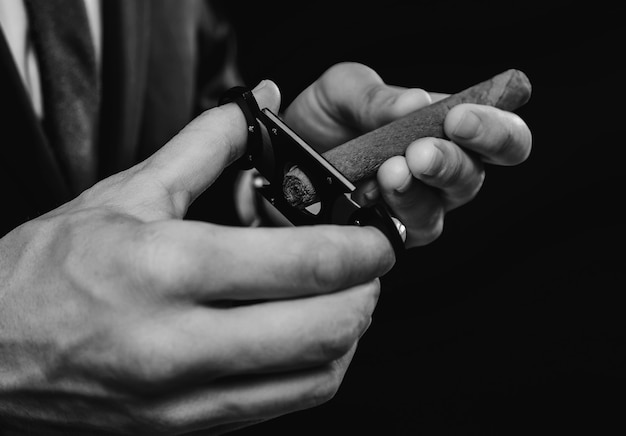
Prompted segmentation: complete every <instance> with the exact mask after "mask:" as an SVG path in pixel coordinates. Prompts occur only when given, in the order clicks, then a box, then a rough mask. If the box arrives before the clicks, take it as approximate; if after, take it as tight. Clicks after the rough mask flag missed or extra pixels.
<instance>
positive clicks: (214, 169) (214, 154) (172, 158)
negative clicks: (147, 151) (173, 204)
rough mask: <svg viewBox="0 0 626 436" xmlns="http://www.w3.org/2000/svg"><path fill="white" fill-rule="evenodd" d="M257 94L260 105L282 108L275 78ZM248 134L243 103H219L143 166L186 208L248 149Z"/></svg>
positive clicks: (273, 108)
mask: <svg viewBox="0 0 626 436" xmlns="http://www.w3.org/2000/svg"><path fill="white" fill-rule="evenodd" d="M253 94H254V96H255V98H256V100H257V102H258V104H259V107H260V108H265V107H267V108H270V109H271V110H274V111H277V110H278V107H279V105H280V92H279V91H278V88H277V86H276V85H275V84H274V83H273V82H272V81H270V80H264V81H262V82H261V83H259V85H257V87H256V88H254V90H253ZM247 137H248V130H247V128H246V120H245V117H244V115H243V113H242V112H241V110H240V109H239V107H237V105H236V104H234V103H230V104H227V105H224V106H219V107H216V108H213V109H211V110H208V111H206V112H204V113H203V114H201V115H200V116H198V117H197V118H195V119H194V120H193V121H191V122H190V123H189V124H188V125H187V126H186V127H185V128H183V129H182V130H181V131H180V132H179V133H178V134H177V135H176V136H175V137H174V138H172V139H171V140H170V141H169V142H168V143H167V144H166V145H165V146H163V147H162V148H161V149H160V150H159V151H158V152H156V153H155V154H153V155H152V156H151V157H150V158H148V159H147V160H146V162H145V165H144V166H143V168H142V170H143V171H150V172H151V174H150V175H151V176H152V177H155V178H156V179H158V180H159V182H160V183H161V184H163V186H164V187H165V188H166V189H167V191H168V192H169V193H170V195H171V197H172V198H174V199H175V201H176V200H178V201H179V202H180V203H182V204H180V206H181V208H182V209H183V210H184V209H186V207H187V206H188V205H189V204H190V203H191V201H193V200H194V199H195V198H196V197H197V196H198V195H200V194H201V193H202V192H203V191H204V190H205V189H206V188H208V187H209V186H210V185H211V184H212V183H213V182H214V181H215V179H216V178H217V177H218V176H219V175H220V173H221V172H222V170H223V169H224V168H225V167H226V166H228V165H229V164H230V163H232V162H233V161H234V160H236V159H237V158H238V157H240V156H241V155H242V154H243V153H244V150H245V147H246V141H247Z"/></svg>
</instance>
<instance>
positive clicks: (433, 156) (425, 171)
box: [420, 145, 444, 177]
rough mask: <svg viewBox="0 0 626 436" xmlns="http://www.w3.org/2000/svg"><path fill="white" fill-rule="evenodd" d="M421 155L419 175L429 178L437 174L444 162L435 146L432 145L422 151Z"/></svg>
mask: <svg viewBox="0 0 626 436" xmlns="http://www.w3.org/2000/svg"><path fill="white" fill-rule="evenodd" d="M422 153H423V155H422V158H423V161H422V162H423V165H420V166H422V169H421V171H420V174H421V175H423V176H429V177H433V176H436V175H437V174H439V172H440V171H441V167H442V166H443V160H444V158H443V153H442V152H441V150H440V149H439V148H438V147H437V146H436V145H432V146H430V147H428V148H427V149H425V150H424V151H422ZM420 164H421V162H420Z"/></svg>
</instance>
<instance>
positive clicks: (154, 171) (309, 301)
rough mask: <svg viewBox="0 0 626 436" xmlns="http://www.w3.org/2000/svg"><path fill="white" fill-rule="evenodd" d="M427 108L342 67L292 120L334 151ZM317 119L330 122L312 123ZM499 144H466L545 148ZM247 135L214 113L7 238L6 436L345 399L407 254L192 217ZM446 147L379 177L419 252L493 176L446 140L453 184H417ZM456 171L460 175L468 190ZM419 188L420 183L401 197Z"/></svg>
mask: <svg viewBox="0 0 626 436" xmlns="http://www.w3.org/2000/svg"><path fill="white" fill-rule="evenodd" d="M337 81H344V82H345V81H350V83H358V84H360V86H358V87H355V88H350V89H349V88H347V87H345V86H343V87H341V86H340V84H339V83H337ZM261 85H262V86H259V87H257V89H256V90H255V92H254V93H255V96H256V98H257V100H258V101H259V103H260V104H261V105H262V106H264V107H269V108H270V109H272V110H274V111H277V110H278V106H279V101H280V97H279V92H278V89H277V88H276V86H275V85H274V84H273V83H272V82H269V81H264V82H263V83H262V84H261ZM329 87H338V88H341V89H345V90H346V91H347V92H343V93H335V97H333V99H330V100H324V101H317V100H316V99H315V97H314V96H313V94H311V90H313V91H315V92H314V93H318V92H322V93H324V92H328V93H329V95H330V91H331V89H329ZM364 89H372V90H375V91H373V92H370V93H369V94H368V95H370V96H371V99H369V100H365V101H363V100H359V98H360V96H361V93H362V91H363V90H364ZM329 102H333V103H332V104H331V105H330V106H324V105H328V104H329ZM428 102H430V96H429V95H428V94H427V93H425V92H424V91H421V90H408V91H405V90H400V89H397V88H394V87H387V86H386V85H384V84H383V83H382V81H381V80H380V78H378V77H377V76H376V75H375V74H373V72H372V71H371V70H369V69H368V68H366V67H364V66H360V65H356V64H341V65H339V66H337V67H334V68H331V69H330V70H329V71H328V72H327V73H326V74H325V75H323V76H322V77H321V78H320V80H318V82H316V84H314V85H312V88H309V90H308V91H305V92H304V93H303V94H302V95H301V96H300V97H299V98H298V99H296V101H295V102H294V103H293V105H292V106H291V107H290V108H288V109H287V111H286V112H285V116H286V118H287V120H288V122H290V123H291V122H293V124H294V125H297V128H298V129H299V130H300V132H301V134H303V135H305V136H306V137H307V139H308V140H309V141H311V142H313V143H316V145H318V146H332V144H333V143H335V144H336V143H341V142H345V138H346V137H349V136H351V135H354V133H355V131H356V130H362V131H366V130H367V129H371V128H373V127H374V126H375V125H376V124H377V123H383V122H387V121H388V120H389V119H393V118H395V117H396V116H401V115H402V114H403V113H404V111H406V110H414V108H415V106H418V105H421V104H428ZM350 104H352V105H353V106H352V107H351V108H347V107H346V105H350ZM339 109H340V111H339V112H335V113H334V115H337V114H338V113H344V114H345V113H351V117H352V118H354V119H357V120H359V122H356V123H355V122H350V123H348V122H346V120H343V121H342V120H341V119H340V117H338V116H335V117H332V116H331V115H333V114H332V111H336V110H339ZM482 109H483V108H480V109H478V108H471V110H482ZM318 110H321V111H324V114H318V116H320V117H321V118H319V119H315V118H309V119H307V120H301V119H299V116H303V115H306V114H307V113H309V114H310V113H313V112H315V111H318ZM346 111H347V112H346ZM451 113H452V112H451ZM358 114H361V115H358ZM368 114H369V117H368V116H367V115H368ZM480 114H481V115H483V118H481V120H482V124H483V125H486V126H487V127H483V130H485V129H486V130H485V131H486V132H490V131H491V130H493V129H496V130H497V129H504V130H507V131H510V130H511V129H513V131H514V132H515V133H514V134H513V136H512V137H513V138H514V139H515V138H518V137H525V136H524V135H526V133H523V134H520V132H521V131H524V130H527V128H526V126H525V125H524V124H523V123H521V122H520V121H519V120H517V119H515V122H514V123H513V124H511V126H513V127H511V126H509V124H508V123H509V121H510V119H509V118H508V115H502V114H497V115H495V116H493V113H492V112H489V111H488V112H486V115H484V114H485V113H484V112H480ZM462 115H463V114H462V113H460V114H457V116H462ZM324 117H327V119H326V120H325V121H324ZM329 120H330V121H329ZM447 122H450V123H453V122H454V118H451V121H447ZM494 126H495V127H494ZM515 129H518V130H515ZM492 136H493V135H492ZM492 136H484V135H483V137H481V138H474V139H470V140H468V141H466V142H467V143H468V144H470V145H471V144H475V146H474V147H475V148H480V147H479V145H478V144H479V143H480V146H482V147H483V148H484V149H487V150H494V152H493V153H491V154H489V153H484V154H485V155H487V156H489V157H491V158H493V157H494V156H495V157H496V158H497V157H499V156H505V155H506V156H508V155H509V154H511V155H520V154H522V155H523V154H527V152H528V150H522V151H521V152H520V150H519V149H520V148H522V149H524V148H528V149H529V147H530V144H529V143H522V142H521V141H517V139H515V140H514V141H513V140H509V141H508V143H507V144H508V145H507V146H506V147H505V148H504V151H502V150H500V148H501V145H502V144H499V145H498V144H496V143H495V142H494V140H493V138H492ZM509 136H510V135H509ZM246 137H247V135H246V128H245V120H244V118H243V115H242V114H241V112H240V111H239V109H238V108H237V106H236V105H234V104H229V105H225V106H223V107H219V108H215V109H212V110H210V111H207V112H206V113H204V114H202V115H201V116H199V117H198V118H197V119H195V120H193V121H192V122H191V123H190V124H189V125H188V126H187V127H186V128H184V129H183V130H182V131H181V132H180V133H179V134H178V135H177V136H176V137H174V138H173V139H172V140H171V141H170V142H168V143H167V144H166V145H165V146H164V147H163V148H162V149H161V150H160V151H159V152H157V153H156V154H154V155H153V156H151V157H150V158H149V159H147V160H146V161H144V162H142V163H140V164H138V165H136V166H135V167H132V168H130V169H129V170H127V171H124V172H122V173H119V174H116V175H114V176H112V177H109V178H107V179H105V180H103V181H101V182H100V183H98V184H97V185H95V186H94V187H92V188H91V189H89V190H87V191H85V192H84V193H83V194H81V195H80V196H79V197H77V198H76V199H74V200H72V201H70V202H69V203H67V204H65V205H63V206H61V207H59V208H58V209H55V210H53V211H51V212H49V213H47V214H45V215H43V216H42V217H40V218H37V219H34V220H32V221H29V222H27V223H25V224H24V225H22V226H20V227H18V228H17V229H15V230H14V231H12V232H11V233H9V234H8V235H6V236H5V237H4V238H2V240H0V286H1V287H0V374H2V376H1V377H0V422H2V423H3V425H5V424H6V426H8V427H9V428H11V427H13V428H15V429H17V431H18V434H19V431H20V430H24V429H28V431H29V432H30V433H31V434H38V433H39V434H55V431H58V434H64V435H67V434H72V433H76V434H85V432H88V433H89V434H108V433H112V434H115V433H117V434H151V435H155V434H182V433H188V432H193V431H199V430H203V429H210V430H212V433H215V434H219V433H222V432H224V431H228V430H232V429H234V428H238V427H241V426H245V425H249V424H252V423H255V422H258V421H262V420H266V419H269V418H273V417H276V416H280V415H283V414H285V413H289V412H293V411H296V410H301V409H305V408H309V407H313V406H316V405H318V404H321V403H323V402H325V401H328V400H329V399H330V398H332V396H333V395H334V394H335V392H336V391H337V389H338V388H339V386H340V384H341V381H342V379H343V376H344V374H345V371H346V370H347V367H348V365H349V363H350V361H351V359H352V356H353V354H354V351H355V348H356V345H357V343H358V340H359V338H360V337H361V335H362V334H363V333H364V332H365V330H366V329H367V328H368V326H369V324H370V322H371V318H372V313H373V311H374V308H375V305H376V301H377V298H378V295H379V292H380V284H379V281H378V278H379V277H380V276H381V275H383V274H385V273H386V272H387V271H389V269H390V268H392V266H393V264H394V260H395V259H394V254H393V250H392V249H391V246H390V244H389V243H388V241H387V240H386V238H385V237H384V236H383V235H382V233H380V232H379V231H378V230H376V229H373V228H365V227H364V228H360V227H352V226H351V227H339V226H315V227H300V228H293V227H286V228H241V227H226V226H218V225H214V224H210V223H205V222H193V221H184V220H182V218H183V216H184V214H185V212H186V210H187V208H188V206H189V205H190V204H191V202H192V201H193V200H194V199H195V198H196V197H197V196H198V195H200V194H201V193H202V192H203V191H204V190H205V189H206V188H207V187H208V186H210V185H211V183H213V182H214V181H215V179H216V178H217V177H218V176H219V174H220V173H221V171H222V170H223V169H224V168H225V167H226V166H227V165H228V164H230V163H231V162H233V161H234V160H235V159H237V158H238V157H239V156H241V154H242V153H243V151H244V149H245V140H246ZM480 139H482V140H480ZM337 141H338V142H337ZM515 141H517V142H515ZM431 145H432V144H430V143H424V144H423V147H417V148H416V150H417V151H416V156H417V157H415V156H414V157H411V156H410V155H409V154H407V157H406V158H402V159H403V160H402V161H396V162H391V163H389V164H388V165H383V167H381V169H380V170H379V185H380V186H379V188H376V189H378V190H379V192H381V193H382V196H383V197H384V198H385V199H387V200H388V201H389V203H390V205H391V206H392V207H394V208H395V209H396V214H397V215H398V216H399V217H400V218H401V219H402V220H403V221H404V222H405V224H407V226H408V227H409V229H410V234H411V240H410V242H411V243H413V244H414V243H416V242H417V243H426V242H427V241H428V240H429V239H431V238H432V237H433V235H435V234H436V233H437V232H438V231H439V230H438V229H437V227H438V226H439V221H438V220H439V218H440V217H439V214H441V213H443V212H444V211H445V210H446V208H448V207H449V206H450V205H459V204H461V203H462V202H466V201H469V199H471V197H472V196H473V195H474V192H473V191H474V190H477V189H479V184H478V183H477V181H482V177H484V174H483V173H482V171H483V170H482V167H481V166H478V165H476V164H475V161H474V160H473V159H474V158H473V157H466V156H465V154H464V152H463V151H462V149H461V147H459V146H458V145H456V144H453V143H451V142H450V143H449V144H448V143H446V144H443V145H442V144H439V143H435V145H437V146H441V147H443V150H444V151H443V152H442V153H443V157H444V158H445V157H448V156H449V157H450V158H449V160H448V161H445V160H444V162H443V163H441V162H440V163H441V165H442V167H441V168H440V171H439V172H438V173H437V174H442V176H441V177H440V176H438V175H434V176H432V177H431V178H430V179H429V180H428V183H426V182H423V181H422V180H421V179H420V178H417V177H416V176H415V171H416V169H419V168H421V167H425V166H426V167H427V166H428V163H429V162H430V161H429V160H428V159H426V158H428V157H429V156H430V157H432V156H431V154H432V148H431ZM447 147H448V148H449V149H450V150H451V151H449V153H448V151H446V150H448V148H447ZM437 149H438V150H439V148H437ZM472 155H473V153H472ZM420 156H421V157H420ZM414 158H415V160H416V161H417V162H413V160H414ZM420 159H422V160H420ZM437 162H439V160H438V161H437ZM448 164H450V165H452V166H453V170H450V171H454V172H457V173H459V174H458V175H457V176H455V177H453V179H454V181H451V180H452V179H451V178H450V177H448V176H447V172H446V170H445V169H444V167H445V166H446V165H448ZM420 165H421V167H420ZM418 173H419V172H418ZM407 175H409V176H410V178H411V180H410V183H409V184H410V186H409V188H408V189H402V190H401V191H399V190H397V188H404V185H406V180H405V179H406V176H407ZM468 182H471V185H472V186H470V187H465V186H464V184H466V183H468ZM457 194H458V195H457ZM417 198H422V200H423V203H421V202H420V203H419V204H417V203H415V202H416V199H417ZM416 204H417V206H416ZM218 207H219V206H218Z"/></svg>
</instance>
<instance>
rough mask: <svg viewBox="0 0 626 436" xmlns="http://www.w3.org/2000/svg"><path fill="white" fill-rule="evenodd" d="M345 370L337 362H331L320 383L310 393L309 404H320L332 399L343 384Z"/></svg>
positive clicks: (313, 405) (314, 405)
mask: <svg viewBox="0 0 626 436" xmlns="http://www.w3.org/2000/svg"><path fill="white" fill-rule="evenodd" d="M343 375H344V371H343V370H342V369H341V367H340V365H338V364H337V362H331V363H330V364H329V365H328V367H327V368H326V370H325V371H324V373H323V374H322V376H321V377H320V380H319V382H318V383H316V384H315V385H314V386H313V388H312V389H311V391H310V392H309V395H308V401H309V405H310V406H312V407H316V406H320V405H322V404H324V403H327V402H328V401H330V400H332V399H333V398H334V397H335V395H337V392H338V391H339V387H340V386H341V382H342V380H343Z"/></svg>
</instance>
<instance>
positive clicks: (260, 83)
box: [252, 79, 267, 91]
mask: <svg viewBox="0 0 626 436" xmlns="http://www.w3.org/2000/svg"><path fill="white" fill-rule="evenodd" d="M265 85H267V80H266V79H263V80H261V81H260V82H259V83H258V85H257V86H255V87H254V89H253V90H252V91H260V90H261V89H263V88H265Z"/></svg>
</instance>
